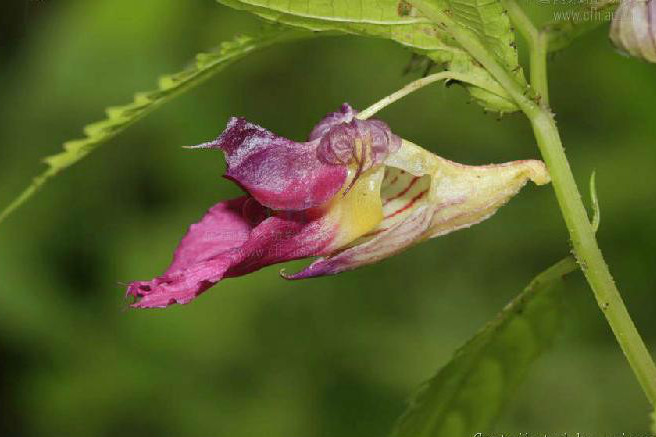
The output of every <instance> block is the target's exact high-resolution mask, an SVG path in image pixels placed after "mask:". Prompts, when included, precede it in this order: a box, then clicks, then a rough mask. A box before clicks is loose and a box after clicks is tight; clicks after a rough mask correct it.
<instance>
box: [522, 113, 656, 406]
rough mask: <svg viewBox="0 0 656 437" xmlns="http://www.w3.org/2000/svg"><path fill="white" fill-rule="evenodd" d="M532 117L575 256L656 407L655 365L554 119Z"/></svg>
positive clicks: (548, 115)
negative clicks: (619, 286)
mask: <svg viewBox="0 0 656 437" xmlns="http://www.w3.org/2000/svg"><path fill="white" fill-rule="evenodd" d="M529 118H530V120H531V124H532V125H533V131H534V133H535V138H536V139H537V142H538V146H539V147H540V151H541V152H542V156H543V158H544V161H545V163H546V164H547V167H548V168H549V172H550V173H551V179H552V182H553V186H554V190H555V191H556V197H557V198H558V203H559V204H560V209H561V211H562V213H563V217H564V219H565V222H566V224H567V229H568V230H569V233H570V237H571V239H572V245H573V247H574V254H575V255H576V258H577V260H578V262H579V265H580V266H581V269H582V270H583V273H584V274H585V277H586V279H587V280H588V283H589V284H590V286H591V288H592V290H593V291H594V294H595V298H596V299H597V304H598V305H599V308H601V310H602V311H603V313H604V315H605V316H606V320H607V321H608V324H609V325H610V327H611V329H612V331H613V333H614V334H615V337H616V338H617V342H618V343H619V344H620V347H621V348H622V351H623V352H624V355H626V358H627V359H628V361H629V364H630V365H631V368H632V369H633V372H634V373H635V375H636V377H637V379H638V381H639V382H640V385H641V386H642V389H643V390H644V392H645V394H646V395H647V398H648V399H649V401H650V402H651V404H652V405H656V365H654V361H653V359H652V357H651V356H650V354H649V351H648V350H647V347H646V346H645V344H644V342H643V341H642V338H641V337H640V334H639V333H638V330H637V329H636V327H635V325H634V324H633V321H632V320H631V316H630V315H629V313H628V311H627V309H626V306H625V305H624V302H623V300H622V297H621V295H620V293H619V290H618V289H617V286H616V285H615V282H614V281H613V277H612V276H611V274H610V271H609V270H608V266H607V265H606V262H605V261H604V258H603V255H602V253H601V250H600V249H599V246H598V244H597V240H596V238H595V232H594V228H593V227H592V225H591V224H590V222H589V220H588V216H587V213H586V210H585V207H584V205H583V202H582V201H581V196H580V194H579V191H578V188H577V186H576V182H575V181H574V176H573V175H572V171H571V169H570V166H569V163H568V161H567V157H566V156H565V151H564V150H563V146H562V143H561V140H560V135H559V133H558V129H557V128H556V124H555V122H554V119H553V117H552V116H551V114H549V113H548V111H546V110H540V111H537V112H535V113H532V114H530V115H529Z"/></svg>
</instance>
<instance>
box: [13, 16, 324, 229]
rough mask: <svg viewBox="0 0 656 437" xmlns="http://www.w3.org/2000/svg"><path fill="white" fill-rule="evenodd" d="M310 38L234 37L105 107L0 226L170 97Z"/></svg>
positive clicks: (270, 32)
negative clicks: (271, 49) (254, 56)
mask: <svg viewBox="0 0 656 437" xmlns="http://www.w3.org/2000/svg"><path fill="white" fill-rule="evenodd" d="M310 36H312V34H311V33H310V32H300V31H297V30H293V29H284V28H277V29H274V28H270V29H267V31H265V32H263V33H262V34H261V35H259V36H255V37H249V36H240V37H237V38H235V39H234V40H233V41H230V42H224V43H223V44H221V46H220V48H219V49H218V50H217V51H215V52H211V53H202V54H200V55H197V57H196V62H195V63H194V64H193V65H191V66H190V67H188V68H187V69H185V70H183V71H181V72H179V73H174V74H170V75H165V76H162V77H161V78H160V79H159V81H158V88H157V89H156V90H153V91H148V92H139V93H136V94H135V97H134V99H133V101H132V102H131V103H129V104H127V105H123V106H112V107H109V108H107V110H106V114H107V116H106V118H105V119H104V120H102V121H98V122H95V123H91V124H89V125H87V126H85V127H84V129H83V131H84V135H85V137H84V138H80V139H76V140H71V141H67V142H66V143H64V145H63V151H61V152H59V153H57V154H55V155H52V156H49V157H46V158H45V159H44V162H45V163H46V164H47V165H48V168H47V169H46V170H45V171H44V172H43V173H41V174H40V175H39V176H37V177H35V178H34V179H33V180H32V183H31V184H30V185H29V186H28V187H27V188H26V189H25V190H24V191H23V192H22V193H21V194H20V195H19V196H18V197H17V198H15V199H14V200H13V201H12V202H11V203H10V204H9V205H8V206H7V207H6V208H5V209H4V210H2V212H0V223H2V221H4V220H5V219H6V218H7V217H8V216H9V215H10V214H11V213H13V212H14V211H15V210H16V209H18V208H19V207H20V206H21V205H23V204H24V203H25V202H26V201H27V200H29V199H30V198H31V197H32V196H33V195H34V194H35V193H36V192H37V191H38V190H39V189H40V188H41V187H42V186H43V185H44V184H45V183H46V182H47V181H49V180H50V179H52V178H53V177H54V176H56V175H58V174H59V173H60V172H61V171H63V170H65V169H66V168H68V167H70V166H71V165H73V164H75V163H77V162H78V161H80V160H81V159H82V158H84V157H85V156H86V155H88V154H89V153H91V152H92V151H94V150H95V149H96V148H97V147H98V146H99V145H100V144H102V143H104V142H106V141H108V140H109V139H111V138H113V137H114V136H116V135H118V134H119V133H120V132H122V131H123V130H125V129H126V128H128V127H129V126H131V125H132V124H134V123H136V122H137V121H139V120H141V119H142V118H143V117H145V116H146V115H148V114H149V113H151V112H152V111H154V110H155V109H157V108H159V107H160V106H161V105H163V104H165V103H167V102H168V101H170V100H171V99H173V98H174V97H176V96H178V95H180V94H182V93H184V92H185V91H187V90H189V89H191V88H193V87H195V86H197V85H199V84H201V83H203V82H204V81H205V80H207V79H208V78H210V77H211V76H212V75H214V74H215V73H218V72H219V71H221V70H222V69H223V68H225V67H227V66H228V65H230V64H232V63H234V62H236V61H237V60H239V59H242V58H243V57H245V56H246V55H248V54H250V53H252V52H255V51H257V50H260V49H263V48H265V47H268V46H271V45H273V44H276V43H279V42H285V41H290V40H293V39H299V38H304V37H310Z"/></svg>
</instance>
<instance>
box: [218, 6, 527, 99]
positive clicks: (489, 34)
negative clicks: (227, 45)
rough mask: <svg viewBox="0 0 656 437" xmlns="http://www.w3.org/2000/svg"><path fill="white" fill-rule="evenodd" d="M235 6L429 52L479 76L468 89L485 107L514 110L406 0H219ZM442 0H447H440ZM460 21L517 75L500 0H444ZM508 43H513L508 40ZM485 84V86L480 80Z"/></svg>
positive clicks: (276, 18) (274, 18)
mask: <svg viewBox="0 0 656 437" xmlns="http://www.w3.org/2000/svg"><path fill="white" fill-rule="evenodd" d="M218 1H219V2H220V3H222V4H224V5H226V6H229V7H232V8H234V9H239V10H244V11H248V12H250V13H253V14H255V15H258V16H260V17H261V18H264V19H266V20H268V21H273V22H277V23H282V24H286V25H289V26H295V27H300V28H304V29H309V30H312V31H334V32H343V33H349V34H356V35H364V36H371V37H378V38H386V39H390V40H393V41H396V42H398V43H400V44H402V45H404V46H406V47H408V48H410V49H412V50H413V51H415V52H417V53H420V54H424V55H427V56H429V57H430V58H431V59H432V60H433V61H435V62H437V63H440V64H444V65H445V66H446V68H447V69H449V70H451V71H454V72H458V73H462V74H467V75H471V76H476V77H477V82H479V83H480V84H481V86H470V85H467V88H468V89H470V91H471V92H472V96H473V97H474V98H475V99H476V100H478V101H479V102H480V103H481V104H482V105H483V106H484V107H485V108H486V109H488V110H491V111H499V112H512V111H515V110H517V107H516V105H515V104H514V102H513V100H512V99H511V98H510V97H509V96H508V94H507V93H506V92H505V90H504V89H503V88H502V87H501V86H500V85H499V84H498V83H497V81H496V80H494V79H493V78H492V77H491V76H490V74H489V73H488V72H487V71H486V70H485V69H483V68H482V67H481V66H480V65H478V63H477V62H475V61H474V60H473V59H472V58H471V56H469V54H468V53H466V52H465V51H464V50H462V48H461V47H459V46H458V44H457V43H456V42H455V40H454V39H453V38H452V37H451V36H450V35H449V34H447V33H446V32H445V31H444V30H442V29H441V28H440V27H439V26H435V25H434V24H433V23H431V22H430V20H428V19H427V18H425V17H424V16H422V15H421V14H420V13H419V12H418V11H417V10H416V9H415V8H413V7H412V6H411V5H410V3H408V2H407V1H405V0H361V1H357V2H354V1H350V0H324V1H310V0H292V1H290V0H218ZM442 1H443V2H444V1H446V0H442ZM448 2H449V3H443V4H444V7H446V8H448V7H453V10H454V13H456V12H457V16H458V17H459V20H460V22H462V23H463V25H466V26H468V28H470V29H471V30H472V31H474V32H476V33H477V35H480V36H481V38H483V40H484V41H485V43H486V44H488V45H489V47H490V50H492V52H493V53H495V55H497V56H498V57H499V60H500V61H501V63H502V65H505V66H507V68H508V69H509V71H513V72H514V74H515V75H516V76H517V77H518V78H520V77H521V78H522V80H523V75H522V72H521V69H520V68H519V67H518V65H519V64H518V60H517V53H516V51H515V50H514V43H512V41H513V39H514V36H513V32H512V31H511V27H510V22H509V21H508V18H507V17H506V16H505V15H504V14H503V13H502V12H503V9H502V7H501V3H500V0H486V2H480V3H479V2H477V1H476V0H459V1H456V0H448ZM511 43H512V44H511ZM483 84H484V85H483Z"/></svg>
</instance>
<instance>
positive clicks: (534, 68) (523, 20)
mask: <svg viewBox="0 0 656 437" xmlns="http://www.w3.org/2000/svg"><path fill="white" fill-rule="evenodd" d="M504 7H505V8H506V10H507V11H508V16H509V17H510V20H511V21H512V23H513V25H514V26H515V27H516V28H517V30H519V33H520V34H521V35H522V37H523V38H524V39H525V40H526V42H527V43H528V46H529V53H530V64H531V86H532V87H533V89H534V90H535V91H536V92H537V94H538V96H540V97H539V98H540V103H542V104H543V105H544V106H547V107H548V106H549V85H548V82H547V48H548V43H549V39H548V35H547V34H546V32H544V31H542V30H539V29H538V28H537V27H535V25H534V24H533V22H532V21H531V19H530V18H529V17H528V16H527V15H526V13H525V12H524V10H523V9H522V8H521V7H520V6H519V5H518V4H517V3H516V2H515V1H514V0H506V1H504Z"/></svg>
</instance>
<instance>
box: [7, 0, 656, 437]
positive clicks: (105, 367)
mask: <svg viewBox="0 0 656 437" xmlns="http://www.w3.org/2000/svg"><path fill="white" fill-rule="evenodd" d="M1 8H2V9H1V12H0V38H1V40H0V44H1V48H0V50H1V51H0V83H1V84H2V86H1V87H0V109H1V111H2V116H1V117H0V144H1V146H0V205H2V206H4V205H6V204H7V203H8V202H9V201H10V199H11V198H12V197H13V196H15V195H16V194H17V193H18V192H19V190H21V189H22V188H23V187H24V186H25V185H26V184H27V183H28V182H29V180H30V178H31V177H32V176H33V175H35V174H36V173H37V172H38V171H41V170H42V169H43V167H40V166H39V164H38V160H39V159H40V158H41V157H43V156H45V155H49V154H52V153H54V152H56V151H58V150H59V149H60V147H61V146H60V145H61V143H62V142H63V141H65V140H67V139H71V138H76V137H78V136H80V131H81V127H82V126H83V125H84V124H86V123H88V122H91V121H94V120H96V119H99V118H101V117H102V116H103V112H102V111H103V108H104V107H105V106H108V105H115V104H122V103H126V102H128V101H130V99H131V97H132V94H133V92H134V91H137V90H147V89H151V88H152V87H153V86H154V83H155V79H156V77H157V76H158V75H159V74H161V73H165V72H173V71H177V70H179V69H180V68H181V67H182V66H184V65H185V62H188V61H189V60H190V59H192V57H193V54H194V53H196V52H198V51H203V50H207V49H209V48H212V47H213V46H215V45H217V44H218V43H219V42H220V41H222V40H225V39H230V38H231V37H232V36H233V35H234V34H235V33H239V32H242V33H249V32H255V31H257V30H258V29H259V27H260V23H259V22H258V21H257V20H256V19H254V18H252V17H251V16H249V15H246V14H243V13H238V12H234V11H232V10H229V9H227V8H225V7H223V6H220V5H218V4H216V3H215V2H214V1H212V0H195V1H181V0H140V1H129V0H94V1H88V0H58V1H55V0H41V1H36V0H34V1H27V0H23V1H15V2H9V3H3V5H2V6H1ZM538 9H539V8H538ZM538 12H541V13H542V15H543V16H546V15H548V11H546V12H545V11H544V10H540V11H538ZM409 59H410V53H409V52H407V51H406V50H404V49H403V48H401V47H399V46H397V45H395V44H393V43H391V42H386V41H381V40H373V39H359V38H355V37H341V38H324V39H317V40H313V41H304V42H297V43H292V44H288V45H285V46H278V47H275V48H272V49H268V50H266V51H264V52H261V53H259V54H257V55H254V56H251V57H248V58H247V59H245V60H244V61H242V62H240V63H239V64H237V65H234V66H232V67H229V68H228V69H227V70H226V71H224V72H223V73H221V74H220V75H218V76H217V77H215V78H213V79H212V80H210V81H209V82H208V83H206V84H204V85H203V86H201V87H200V88H198V89H195V90H193V91H192V92H190V93H188V94H186V95H184V96H183V97H181V98H179V99H176V100H174V101H173V102H171V103H170V104H168V105H166V106H165V107H163V108H162V109H161V110H158V111H157V112H156V113H154V114H152V115H151V116H149V117H148V118H146V119H145V120H143V121H142V122H140V123H138V124H137V125H135V126H134V127H132V128H130V129H129V130H127V131H126V132H125V133H124V134H122V135H120V136H119V137H117V138H116V139H114V140H112V141H111V142H110V143H109V144H106V145H105V146H103V148H102V149H101V150H99V151H98V152H96V153H94V154H92V155H91V156H90V157H88V158H87V159H85V160H84V161H83V162H82V163H81V164H79V165H77V166H75V167H73V168H72V169H70V170H69V171H67V172H66V173H64V174H62V175H61V176H59V177H58V178H56V179H55V180H54V181H53V182H51V183H50V184H49V185H47V186H46V188H45V189H44V190H43V191H42V192H41V193H40V194H39V195H37V197H35V198H34V199H33V201H31V202H29V203H28V204H27V205H26V206H25V207H23V208H22V209H21V210H19V211H18V212H17V213H16V214H15V215H14V216H13V217H11V218H10V219H9V220H8V221H7V222H6V223H5V224H3V225H2V226H1V227H0V434H1V435H12V436H33V435H66V436H88V435H94V436H113V435H124V436H132V435H134V436H137V435H138V436H143V435H160V436H208V435H213V436H214V435H216V436H235V437H250V436H263V435H266V436H326V437H335V436H340V437H344V436H381V435H385V434H386V433H387V432H388V430H389V429H390V428H391V425H392V424H393V422H394V420H395V419H396V417H397V416H398V415H399V414H400V413H401V412H402V411H403V409H404V402H405V399H407V398H408V397H409V395H410V394H411V393H412V392H413V391H414V389H415V387H416V386H418V385H419V384H420V383H421V382H422V381H424V380H425V379H427V378H428V377H430V376H431V375H432V374H433V373H434V372H435V371H436V370H437V369H438V368H439V367H440V366H442V365H443V364H444V363H446V362H447V360H448V359H449V357H450V356H451V354H452V352H453V350H454V348H456V347H458V346H459V345H461V344H462V343H463V342H464V341H465V340H466V339H468V338H469V337H470V336H471V335H473V334H474V333H475V332H476V331H477V330H478V329H479V328H480V327H481V326H482V325H483V324H484V323H485V322H486V321H487V320H489V319H490V318H492V317H493V316H494V315H495V314H496V313H497V312H498V311H499V310H500V309H501V308H502V307H503V305H504V304H505V303H506V302H507V301H508V300H510V299H511V298H512V297H513V296H514V295H516V294H517V293H518V292H519V291H520V290H521V289H522V288H523V287H524V285H525V284H526V283H527V282H528V281H529V280H530V279H531V278H532V277H533V276H534V275H535V274H536V273H538V272H539V271H541V270H543V269H544V268H546V267H547V266H548V265H550V264H551V263H553V262H554V261H556V260H557V259H559V258H561V257H562V256H563V255H565V254H566V253H567V250H568V243H567V238H568V237H567V234H566V232H565V228H564V225H563V222H562V219H561V217H560V214H559V212H558V209H557V205H556V202H555V198H554V195H553V192H552V190H551V188H550V187H549V186H546V187H539V188H536V187H535V186H528V187H527V188H525V189H524V190H523V191H522V192H521V194H520V195H519V196H518V197H517V198H515V199H514V200H513V201H512V202H511V203H510V204H509V205H508V206H507V207H505V208H503V209H501V210H500V211H499V213H498V214H497V215H495V216H494V217H493V218H492V219H490V220H489V221H487V222H485V223H484V224H481V225H479V226H476V227H474V228H472V229H470V230H467V231H461V232H457V233H455V234H452V235H449V236H446V237H442V238H440V239H436V240H432V241H430V242H428V243H426V244H423V245H421V246H419V247H416V248H413V249H411V250H410V251H408V252H406V253H405V254H403V255H400V256H397V257H394V258H392V259H388V260H386V261H384V262H382V263H380V264H377V265H374V266H370V267H366V268H363V269H361V270H358V271H355V272H351V273H346V274H342V275H339V276H336V277H330V278H322V279H316V280H311V281H299V282H286V281H284V280H282V279H279V278H278V274H277V272H278V269H279V266H274V267H270V268H266V269H264V270H262V271H260V272H257V273H255V274H252V275H249V276H247V277H243V278H238V279H230V280H227V281H225V282H223V283H221V284H220V285H219V286H217V287H215V288H214V289H212V290H211V291H209V292H208V293H206V294H205V295H203V296H202V297H201V298H200V299H198V300H197V301H195V302H193V303H192V304H190V305H187V306H174V307H171V308H169V309H167V310H165V311H132V310H126V303H125V301H124V300H123V289H124V287H123V286H122V285H121V283H124V282H127V281H130V280H132V279H148V278H151V277H152V276H155V275H157V274H159V273H160V272H161V271H162V270H163V269H164V268H165V267H166V265H167V263H168V261H169V260H170V257H171V253H172V250H173V248H174V246H175V245H176V243H177V241H178V239H179V238H180V237H181V235H182V234H183V233H184V231H185V229H186V227H187V226H188V224H189V223H191V222H193V221H196V220H197V219H198V218H199V217H200V216H201V215H202V214H203V212H204V211H205V210H206V209H207V208H208V207H209V206H210V205H212V204H214V203H216V202H217V201H219V200H220V199H224V198H228V197H231V196H235V195H237V194H238V193H239V190H238V189H237V188H236V187H234V186H233V185H231V184H230V183H229V182H228V181H226V180H223V179H222V178H221V177H220V175H221V174H222V171H223V168H224V164H223V162H222V159H221V158H220V157H219V156H218V155H217V156H216V159H215V160H210V159H207V155H205V154H197V153H193V152H189V151H187V150H183V149H181V147H180V146H183V145H189V144H196V143H199V142H201V141H205V140H208V139H211V138H214V137H215V136H216V135H217V134H218V133H219V132H220V131H221V130H222V129H223V128H224V127H225V123H226V121H227V119H228V117H229V116H231V115H242V116H245V117H247V118H248V119H249V120H251V121H253V122H256V123H259V124H261V125H263V126H265V127H267V128H269V129H271V130H273V131H274V132H277V133H279V134H282V135H285V136H288V137H291V138H295V139H299V140H300V139H303V138H305V136H306V135H307V133H308V132H309V130H310V129H311V127H312V126H313V124H314V123H315V122H316V121H317V120H319V119H320V117H322V116H323V115H324V114H325V113H326V112H329V111H332V110H334V109H335V108H337V107H338V105H339V104H341V103H342V102H345V101H348V102H350V103H351V104H353V105H354V106H355V107H360V108H362V107H365V106H367V105H369V104H371V103H373V102H374V101H376V100H377V99H379V98H380V97H381V96H383V95H386V94H389V93H390V92H392V91H393V90H395V89H397V88H398V87H400V86H402V84H404V83H405V82H407V81H409V80H411V79H414V78H415V77H416V75H414V76H413V75H407V76H403V74H402V72H403V69H404V67H405V66H406V65H407V63H408V61H409ZM655 73H656V67H654V66H653V65H647V64H643V63H640V62H638V61H634V60H630V59H627V58H624V57H621V56H619V55H617V54H616V53H615V52H614V51H613V50H612V49H611V47H610V45H609V43H608V42H607V26H602V27H601V28H600V29H599V30H598V31H595V32H594V33H592V34H590V35H588V36H587V37H586V38H584V39H582V40H580V41H578V42H577V43H576V44H574V45H573V46H572V47H571V48H569V49H568V50H566V51H565V52H562V53H560V54H558V55H557V56H556V57H554V58H553V59H552V63H551V69H550V75H551V80H552V85H551V89H552V106H553V107H554V110H555V111H556V113H557V118H558V122H559V126H560V128H561V129H562V134H563V137H564V141H565V144H566V146H567V152H568V153H569V156H570V159H571V163H572V166H573V168H574V171H575V173H576V176H577V179H578V180H579V182H580V184H581V186H582V187H583V191H584V192H585V194H586V195H587V191H588V190H587V182H588V178H589V175H590V173H591V172H592V170H593V169H596V170H597V184H598V193H599V197H600V201H601V207H602V224H601V229H600V231H599V239H600V243H601V245H602V247H603V248H604V249H605V253H606V255H607V259H608V261H609V263H610V265H611V267H612V270H613V272H614V274H615V277H616V279H617V281H618V283H619V284H620V289H622V290H623V291H624V296H625V299H626V301H627V304H628V307H629V309H630V311H631V312H632V314H633V316H634V319H635V322H636V323H637V325H638V327H639V328H640V330H641V332H642V333H643V334H644V336H645V339H646V341H647V343H648V344H650V345H651V347H652V350H656V324H654V322H653V321H654V319H655V317H656V300H655V296H654V291H655V288H656V287H655V286H656V279H655V278H656V275H654V265H655V261H656V250H655V249H656V225H655V223H656V220H655V219H656V202H655V200H656V172H654V169H655V168H656V147H654V139H655V138H656V123H655V122H654V97H655V96H656V80H654V78H655ZM467 101H468V95H467V93H466V92H465V91H464V90H462V89H460V88H459V87H457V86H453V87H451V88H445V87H443V86H433V87H431V88H429V89H424V90H422V91H420V92H418V93H416V94H414V95H411V96H410V97H408V98H406V99H405V100H403V101H402V102H400V103H397V104H396V105H394V106H392V107H390V108H389V109H386V110H385V111H384V112H382V113H381V114H380V116H381V117H382V118H383V119H385V120H386V121H387V122H388V123H389V124H390V125H391V126H392V127H393V129H394V130H395V131H396V132H397V133H398V134H400V135H402V136H404V137H406V138H408V139H411V140H413V141H415V142H417V143H419V144H422V145H424V146H425V147H427V148H429V149H431V150H432V151H434V152H436V153H438V154H440V155H442V156H445V157H448V158H450V159H454V160H456V161H460V162H465V163H470V164H481V163H488V162H502V161H509V160H514V159H524V158H535V157H538V154H537V149H536V148H535V146H534V141H533V138H532V134H531V131H530V129H529V126H528V124H527V123H526V121H525V120H524V119H523V118H522V117H521V116H519V115H512V116H506V117H504V118H503V119H502V120H500V121H498V120H497V117H496V116H495V115H491V114H484V113H483V111H482V110H481V109H480V108H479V107H478V106H477V105H475V104H467ZM300 265H303V262H297V263H296V264H295V265H293V266H290V268H292V269H294V268H297V267H299V266H300ZM567 287H568V288H567V314H566V323H565V325H564V327H563V330H562V333H561V335H560V337H559V338H558V340H557V342H556V344H555V347H554V348H553V349H552V350H551V351H549V352H548V353H547V354H545V355H544V356H543V357H542V358H541V359H540V360H539V362H538V363H537V365H536V366H534V367H533V368H532V369H531V371H530V374H529V375H528V378H527V381H526V382H525V384H524V385H523V386H522V388H521V390H520V391H519V392H518V394H517V396H516V397H515V399H514V400H513V401H512V402H511V404H510V406H509V408H508V409H507V411H506V412H505V413H504V415H503V417H502V418H501V421H500V423H499V424H498V426H497V427H496V428H497V429H496V430H497V431H504V432H507V433H508V432H519V431H521V432H538V431H539V432H542V433H544V432H565V431H568V432H570V433H573V432H576V431H579V432H585V433H595V432H596V433H599V432H607V433H610V432H616V433H621V432H627V433H628V432H638V431H645V430H646V429H647V426H648V419H647V414H648V405H647V402H646V400H645V399H644V397H643V395H642V393H641V392H640V389H639V387H638V385H637V383H636V382H635V381H634V379H633V376H632V374H631V372H630V370H629V368H628V365H627V364H626V362H625V361H624V359H623V357H622V355H621V352H620V351H619V348H618V346H617V345H616V343H615V341H614V339H613V337H612V335H611V334H610V331H609V329H608V327H607V325H606V324H605V322H604V321H603V319H602V316H601V313H600V311H599V310H598V308H597V307H596V304H595V302H594V300H593V297H592V294H591V293H590V292H589V290H588V289H587V286H586V285H585V283H584V282H583V280H582V279H581V277H580V275H579V274H575V275H572V276H571V277H570V278H568V280H567ZM481 431H492V430H481ZM454 437H455V436H454Z"/></svg>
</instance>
